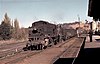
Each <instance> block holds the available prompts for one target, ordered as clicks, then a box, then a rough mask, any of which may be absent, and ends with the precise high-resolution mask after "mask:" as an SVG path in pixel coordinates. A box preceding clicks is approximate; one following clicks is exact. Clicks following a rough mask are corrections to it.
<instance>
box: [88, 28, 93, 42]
mask: <svg viewBox="0 0 100 64" xmlns="http://www.w3.org/2000/svg"><path fill="white" fill-rule="evenodd" d="M92 35H93V31H92V30H90V31H89V37H90V42H92Z"/></svg>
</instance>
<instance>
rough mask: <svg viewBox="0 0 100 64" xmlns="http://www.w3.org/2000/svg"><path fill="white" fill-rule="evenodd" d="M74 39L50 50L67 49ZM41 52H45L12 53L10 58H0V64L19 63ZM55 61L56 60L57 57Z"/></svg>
mask: <svg viewBox="0 0 100 64" xmlns="http://www.w3.org/2000/svg"><path fill="white" fill-rule="evenodd" d="M75 40H76V39H75V38H71V39H69V40H67V41H65V43H59V44H57V45H54V46H53V47H50V48H54V47H55V48H57V47H59V48H61V47H63V48H66V49H67V48H68V47H70V46H72V45H73V42H74V41H75ZM69 43H70V44H69ZM50 48H47V49H46V50H48V49H50ZM42 51H45V50H38V51H22V49H21V50H20V51H18V52H16V53H13V54H12V55H10V56H6V57H4V58H1V59H0V64H15V63H17V62H20V61H22V60H23V59H25V58H29V57H31V56H33V55H36V54H38V53H41V52H42ZM61 54H62V53H61ZM55 59H58V58H57V57H56V58H55Z"/></svg>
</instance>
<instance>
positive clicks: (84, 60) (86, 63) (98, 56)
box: [53, 48, 100, 64]
mask: <svg viewBox="0 0 100 64" xmlns="http://www.w3.org/2000/svg"><path fill="white" fill-rule="evenodd" d="M73 59H74V58H59V59H58V60H57V61H56V62H55V63H53V64H72V62H73ZM74 64H100V48H86V49H84V52H82V53H80V55H79V56H78V58H77V59H76V60H75V62H74Z"/></svg>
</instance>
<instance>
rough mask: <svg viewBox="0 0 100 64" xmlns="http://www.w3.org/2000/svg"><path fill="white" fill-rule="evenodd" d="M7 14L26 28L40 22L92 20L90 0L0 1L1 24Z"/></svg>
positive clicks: (57, 22) (56, 22)
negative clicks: (89, 8) (89, 11)
mask: <svg viewBox="0 0 100 64" xmlns="http://www.w3.org/2000/svg"><path fill="white" fill-rule="evenodd" d="M5 13H7V14H8V16H9V18H10V19H11V21H14V19H17V20H18V21H19V24H20V27H26V28H27V27H29V26H31V25H32V23H33V22H35V21H38V20H44V21H48V22H50V23H55V24H59V23H70V22H74V21H78V17H80V21H84V20H86V19H87V20H91V18H90V17H88V15H87V14H88V0H0V22H1V21H2V20H3V19H4V14H5Z"/></svg>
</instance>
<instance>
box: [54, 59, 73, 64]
mask: <svg viewBox="0 0 100 64" xmlns="http://www.w3.org/2000/svg"><path fill="white" fill-rule="evenodd" d="M73 59H74V58H59V59H58V60H57V61H56V62H55V63H53V64H72V62H73Z"/></svg>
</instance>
